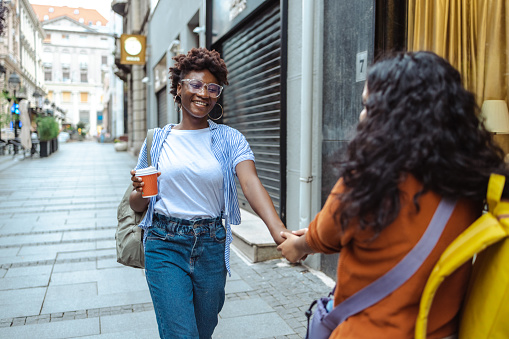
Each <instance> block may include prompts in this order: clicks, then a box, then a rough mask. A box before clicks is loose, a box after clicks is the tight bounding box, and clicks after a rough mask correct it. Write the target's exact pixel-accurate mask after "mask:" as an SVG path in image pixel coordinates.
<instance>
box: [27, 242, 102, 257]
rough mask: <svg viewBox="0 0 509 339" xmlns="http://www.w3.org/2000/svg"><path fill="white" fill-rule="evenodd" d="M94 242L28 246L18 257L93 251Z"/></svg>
mask: <svg viewBox="0 0 509 339" xmlns="http://www.w3.org/2000/svg"><path fill="white" fill-rule="evenodd" d="M95 249H96V247H95V243H94V242H88V243H87V242H82V243H68V244H56V245H35V246H28V245H24V246H22V247H21V249H20V251H19V253H18V255H33V254H40V253H46V254H54V255H55V256H56V255H57V254H58V253H65V252H76V251H87V250H95Z"/></svg>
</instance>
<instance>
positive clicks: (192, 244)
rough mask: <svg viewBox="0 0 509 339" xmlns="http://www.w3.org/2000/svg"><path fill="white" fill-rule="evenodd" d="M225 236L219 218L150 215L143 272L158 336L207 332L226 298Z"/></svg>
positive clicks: (206, 338)
mask: <svg viewBox="0 0 509 339" xmlns="http://www.w3.org/2000/svg"><path fill="white" fill-rule="evenodd" d="M225 239H226V230H225V227H224V226H223V225H222V222H221V217H217V218H211V219H197V220H184V219H178V218H173V217H166V216H164V215H160V214H157V213H155V214H154V218H153V223H152V227H150V228H149V229H148V234H147V240H146V243H145V270H146V271H145V272H146V277H147V282H148V286H149V289H150V294H151V296H152V301H153V303H154V309H155V313H156V319H157V325H158V327H159V335H160V337H161V338H164V339H166V338H172V339H177V338H179V339H191V338H192V339H195V338H200V339H210V338H211V337H212V333H213V332H214V328H215V327H216V325H217V321H218V320H217V317H218V314H219V312H220V311H221V308H222V307H223V304H224V298H225V291H224V289H225V284H226V265H225V262H224V250H225Z"/></svg>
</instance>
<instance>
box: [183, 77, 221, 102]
mask: <svg viewBox="0 0 509 339" xmlns="http://www.w3.org/2000/svg"><path fill="white" fill-rule="evenodd" d="M180 81H181V82H187V83H188V85H189V90H190V91H191V92H193V93H199V92H200V91H201V89H202V88H203V86H205V88H206V89H207V92H208V93H209V95H210V97H211V98H214V99H215V98H218V97H219V96H220V95H221V92H222V91H223V86H220V85H218V84H214V83H208V84H206V83H204V82H203V81H201V80H198V79H182V80H180Z"/></svg>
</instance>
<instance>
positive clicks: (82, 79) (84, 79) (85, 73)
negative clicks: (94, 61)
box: [80, 71, 88, 82]
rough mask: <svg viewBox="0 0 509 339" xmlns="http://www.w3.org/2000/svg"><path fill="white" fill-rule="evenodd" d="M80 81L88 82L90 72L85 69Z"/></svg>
mask: <svg viewBox="0 0 509 339" xmlns="http://www.w3.org/2000/svg"><path fill="white" fill-rule="evenodd" d="M80 81H81V82H88V73H87V72H86V71H85V72H83V71H81V77H80Z"/></svg>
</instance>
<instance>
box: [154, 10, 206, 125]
mask: <svg viewBox="0 0 509 339" xmlns="http://www.w3.org/2000/svg"><path fill="white" fill-rule="evenodd" d="M203 4H204V1H203V0H188V1H185V2H182V3H180V4H179V6H175V3H174V2H173V1H159V2H158V3H157V6H155V7H154V8H153V12H152V16H151V19H150V21H149V23H148V26H149V28H148V36H147V43H148V45H150V46H151V53H150V57H149V59H148V62H147V76H148V78H149V82H148V85H147V86H146V94H147V98H148V110H147V112H148V113H147V124H148V128H153V127H163V126H157V125H158V121H157V97H156V91H155V89H154V80H155V76H154V69H155V67H156V65H157V64H158V63H159V62H160V61H161V60H162V59H163V58H166V67H165V72H164V73H163V76H164V78H165V79H166V93H167V97H166V98H167V105H166V107H167V115H168V122H170V123H177V122H179V117H178V114H177V111H176V109H175V106H174V104H173V96H172V95H171V94H169V91H170V82H169V68H170V67H171V66H172V65H173V63H174V60H172V57H174V56H175V55H176V54H178V53H187V51H188V50H190V49H191V48H193V47H199V46H205V39H204V35H203V34H196V33H193V29H194V28H195V27H198V26H205V20H204V15H203V12H204V10H203ZM161 32H164V34H161ZM200 38H201V41H200ZM176 40H178V41H179V42H180V43H179V44H173V45H172V43H173V42H174V41H176ZM171 46H173V48H172V49H170V47H171Z"/></svg>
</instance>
